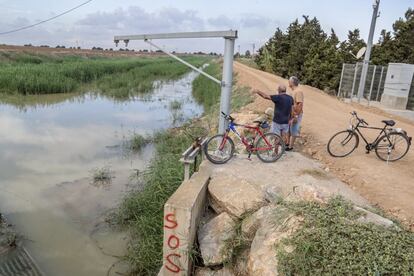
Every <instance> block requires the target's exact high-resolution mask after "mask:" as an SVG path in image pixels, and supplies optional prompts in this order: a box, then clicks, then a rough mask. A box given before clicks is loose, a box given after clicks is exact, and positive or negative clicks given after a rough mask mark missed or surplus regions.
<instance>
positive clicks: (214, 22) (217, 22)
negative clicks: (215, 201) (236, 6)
mask: <svg viewBox="0 0 414 276" xmlns="http://www.w3.org/2000/svg"><path fill="white" fill-rule="evenodd" d="M208 23H209V24H210V25H211V26H213V27H218V28H230V29H236V28H237V26H238V25H239V22H238V20H234V19H230V18H229V17H227V16H225V15H219V16H217V17H214V18H209V19H208Z"/></svg>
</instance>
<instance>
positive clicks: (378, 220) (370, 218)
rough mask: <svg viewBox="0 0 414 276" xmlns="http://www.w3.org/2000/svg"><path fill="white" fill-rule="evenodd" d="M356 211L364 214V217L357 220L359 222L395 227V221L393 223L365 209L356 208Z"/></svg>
mask: <svg viewBox="0 0 414 276" xmlns="http://www.w3.org/2000/svg"><path fill="white" fill-rule="evenodd" d="M354 209H355V210H357V211H360V212H362V213H363V216H362V217H360V218H358V219H357V221H358V222H361V223H373V224H376V225H379V226H384V227H393V226H395V224H394V222H393V221H391V220H389V219H387V218H384V217H382V216H380V215H377V214H375V213H373V212H371V211H368V210H366V209H364V208H361V207H358V206H354Z"/></svg>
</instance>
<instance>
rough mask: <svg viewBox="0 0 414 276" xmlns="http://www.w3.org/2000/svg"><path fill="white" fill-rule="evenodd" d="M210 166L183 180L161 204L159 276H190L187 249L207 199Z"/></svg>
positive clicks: (191, 242)
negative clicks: (161, 230)
mask: <svg viewBox="0 0 414 276" xmlns="http://www.w3.org/2000/svg"><path fill="white" fill-rule="evenodd" d="M210 174H211V171H210V164H209V163H208V162H207V161H204V162H203V163H202V164H201V166H200V170H199V172H197V173H195V174H194V175H193V176H192V177H191V178H190V180H187V181H184V182H183V183H182V184H181V186H180V187H179V188H178V189H177V191H176V192H175V193H174V194H173V195H172V196H171V197H170V198H169V199H168V201H167V203H166V204H165V205H164V246H163V267H162V269H161V271H160V273H159V275H166V276H167V275H191V269H192V264H191V250H192V249H193V244H194V242H195V238H196V233H197V227H198V224H199V220H200V219H201V217H202V215H203V213H204V209H205V207H206V200H207V184H208V182H209V179H210Z"/></svg>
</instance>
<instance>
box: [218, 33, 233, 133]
mask: <svg viewBox="0 0 414 276" xmlns="http://www.w3.org/2000/svg"><path fill="white" fill-rule="evenodd" d="M233 55H234V39H232V38H225V39H224V61H223V80H222V86H221V101H220V114H219V116H220V119H219V133H224V131H225V130H226V127H227V125H226V120H225V119H224V117H223V116H222V115H221V112H224V113H225V114H230V100H231V89H232V85H233Z"/></svg>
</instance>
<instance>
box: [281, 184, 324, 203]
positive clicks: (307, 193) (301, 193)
mask: <svg viewBox="0 0 414 276" xmlns="http://www.w3.org/2000/svg"><path fill="white" fill-rule="evenodd" d="M328 198H329V196H328V193H327V192H326V191H323V188H321V187H319V188H317V187H315V186H314V185H311V184H303V185H299V186H296V187H295V188H294V192H293V193H292V194H290V195H289V196H288V197H287V198H286V200H288V201H300V200H304V201H315V202H319V203H325V202H326V201H327V200H328Z"/></svg>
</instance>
